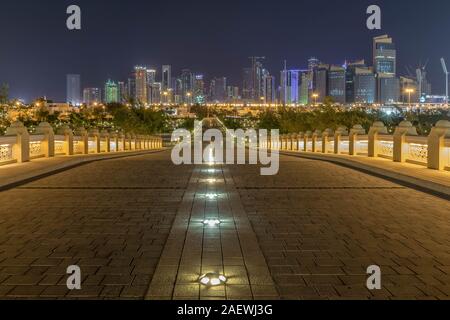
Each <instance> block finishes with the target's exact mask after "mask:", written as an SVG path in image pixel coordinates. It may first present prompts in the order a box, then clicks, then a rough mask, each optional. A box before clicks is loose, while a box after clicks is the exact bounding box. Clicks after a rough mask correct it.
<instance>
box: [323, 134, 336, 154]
mask: <svg viewBox="0 0 450 320" xmlns="http://www.w3.org/2000/svg"><path fill="white" fill-rule="evenodd" d="M330 137H333V130H332V129H325V131H324V132H323V133H322V153H325V154H327V153H328V151H333V150H329V147H328V144H329V142H330Z"/></svg>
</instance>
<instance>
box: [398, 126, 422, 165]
mask: <svg viewBox="0 0 450 320" xmlns="http://www.w3.org/2000/svg"><path fill="white" fill-rule="evenodd" d="M406 136H418V134H417V130H416V128H415V127H414V126H413V125H412V123H411V122H409V121H402V122H400V124H399V125H398V127H397V128H395V132H394V161H395V162H405V161H406V154H407V152H408V150H407V146H406ZM405 148H406V150H405Z"/></svg>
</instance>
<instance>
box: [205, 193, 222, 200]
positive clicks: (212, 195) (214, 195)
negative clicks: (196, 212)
mask: <svg viewBox="0 0 450 320" xmlns="http://www.w3.org/2000/svg"><path fill="white" fill-rule="evenodd" d="M205 197H206V198H208V199H209V200H215V199H217V198H218V197H219V195H218V194H217V193H207V194H206V195H205Z"/></svg>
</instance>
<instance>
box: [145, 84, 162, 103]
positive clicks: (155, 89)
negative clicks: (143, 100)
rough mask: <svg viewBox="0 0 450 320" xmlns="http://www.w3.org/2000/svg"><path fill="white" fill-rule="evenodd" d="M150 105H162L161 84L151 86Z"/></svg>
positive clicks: (149, 92) (149, 93)
mask: <svg viewBox="0 0 450 320" xmlns="http://www.w3.org/2000/svg"><path fill="white" fill-rule="evenodd" d="M148 103H150V104H159V103H161V82H154V83H152V84H150V85H149V91H148Z"/></svg>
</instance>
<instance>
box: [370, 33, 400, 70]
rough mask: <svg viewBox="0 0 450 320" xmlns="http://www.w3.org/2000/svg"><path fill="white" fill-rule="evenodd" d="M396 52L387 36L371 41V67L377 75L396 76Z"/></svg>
mask: <svg viewBox="0 0 450 320" xmlns="http://www.w3.org/2000/svg"><path fill="white" fill-rule="evenodd" d="M396 60H397V50H396V49H395V44H394V43H393V42H392V38H389V36H388V35H384V36H380V37H375V38H374V39H373V67H374V72H375V73H377V74H380V73H382V74H386V75H391V76H395V75H396V70H397V68H396Z"/></svg>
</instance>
